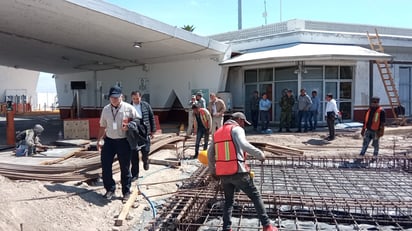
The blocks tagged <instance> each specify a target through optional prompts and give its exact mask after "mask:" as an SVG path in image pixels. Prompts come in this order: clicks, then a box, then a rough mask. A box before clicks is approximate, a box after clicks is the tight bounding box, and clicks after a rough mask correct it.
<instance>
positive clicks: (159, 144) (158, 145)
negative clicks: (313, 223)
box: [149, 136, 185, 155]
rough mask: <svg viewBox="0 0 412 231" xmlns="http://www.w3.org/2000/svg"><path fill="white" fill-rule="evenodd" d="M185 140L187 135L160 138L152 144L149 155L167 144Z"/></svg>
mask: <svg viewBox="0 0 412 231" xmlns="http://www.w3.org/2000/svg"><path fill="white" fill-rule="evenodd" d="M183 140H185V137H183V136H175V137H170V138H166V139H164V140H159V141H157V142H155V143H153V144H152V145H151V146H150V152H149V155H150V154H152V153H154V152H155V151H157V150H159V149H161V148H162V147H163V146H164V145H166V144H172V143H175V142H178V141H183Z"/></svg>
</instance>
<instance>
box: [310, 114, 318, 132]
mask: <svg viewBox="0 0 412 231" xmlns="http://www.w3.org/2000/svg"><path fill="white" fill-rule="evenodd" d="M309 126H310V129H312V130H315V129H316V127H317V126H318V111H309Z"/></svg>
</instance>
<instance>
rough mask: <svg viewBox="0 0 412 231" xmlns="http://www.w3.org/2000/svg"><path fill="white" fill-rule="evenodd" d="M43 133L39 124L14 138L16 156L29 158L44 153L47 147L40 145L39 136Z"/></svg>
mask: <svg viewBox="0 0 412 231" xmlns="http://www.w3.org/2000/svg"><path fill="white" fill-rule="evenodd" d="M43 131H44V128H43V126H41V125H40V124H36V125H34V127H33V128H31V129H27V130H24V131H22V132H20V133H18V134H17V136H16V141H17V142H16V156H31V155H34V154H36V153H38V152H42V151H46V150H47V149H48V148H49V147H48V146H46V145H42V144H41V143H40V137H39V136H40V134H41V133H42V132H43Z"/></svg>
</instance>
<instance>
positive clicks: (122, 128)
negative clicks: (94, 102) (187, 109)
mask: <svg viewBox="0 0 412 231" xmlns="http://www.w3.org/2000/svg"><path fill="white" fill-rule="evenodd" d="M109 100H110V103H109V104H108V105H106V106H105V107H104V108H103V110H102V113H101V116H100V129H99V136H98V140H97V146H98V150H99V151H101V162H102V179H103V185H104V188H105V189H106V194H105V195H104V197H105V198H106V199H108V200H110V199H112V197H113V196H114V195H115V190H116V183H115V181H114V179H113V172H112V165H113V161H114V158H115V156H116V155H117V159H118V160H119V165H120V177H121V183H122V193H123V201H127V200H128V199H129V197H130V187H131V174H130V158H131V155H130V150H131V149H130V145H129V142H128V141H127V138H126V131H127V129H128V127H127V125H128V123H129V121H130V120H132V119H134V118H136V117H137V111H136V109H135V108H134V107H133V106H132V105H130V104H128V103H125V102H123V101H122V89H121V88H120V87H119V86H114V87H112V88H110V91H109ZM102 140H104V144H103V142H102Z"/></svg>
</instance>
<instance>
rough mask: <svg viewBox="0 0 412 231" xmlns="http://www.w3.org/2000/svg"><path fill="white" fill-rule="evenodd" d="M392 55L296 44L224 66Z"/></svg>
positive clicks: (346, 47)
mask: <svg viewBox="0 0 412 231" xmlns="http://www.w3.org/2000/svg"><path fill="white" fill-rule="evenodd" d="M391 58H392V56H391V55H388V54H385V53H380V52H376V51H373V50H370V49H366V48H363V47H360V46H351V45H326V44H296V45H293V46H290V47H287V48H279V49H275V50H269V51H259V52H251V53H245V54H243V55H239V56H237V57H234V58H232V59H228V60H226V61H223V62H222V63H221V65H224V66H239V65H252V64H264V63H278V62H293V61H311V60H390V59H391Z"/></svg>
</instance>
